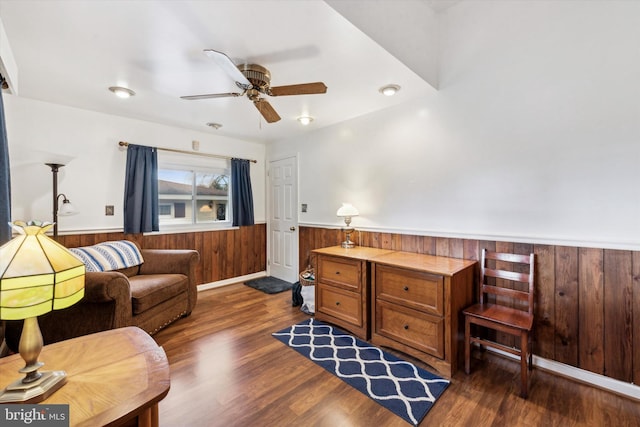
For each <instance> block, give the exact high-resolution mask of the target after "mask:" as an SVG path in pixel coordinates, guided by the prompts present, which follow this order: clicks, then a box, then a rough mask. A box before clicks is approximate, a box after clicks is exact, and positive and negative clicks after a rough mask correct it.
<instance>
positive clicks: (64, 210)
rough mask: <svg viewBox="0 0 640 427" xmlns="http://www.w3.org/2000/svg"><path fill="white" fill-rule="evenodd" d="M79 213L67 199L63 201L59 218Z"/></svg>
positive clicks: (59, 210)
mask: <svg viewBox="0 0 640 427" xmlns="http://www.w3.org/2000/svg"><path fill="white" fill-rule="evenodd" d="M77 213H78V211H77V210H76V208H75V206H73V205H72V204H71V202H70V201H69V199H67V198H65V199H64V200H63V201H62V206H60V208H59V209H58V216H71V215H75V214H77Z"/></svg>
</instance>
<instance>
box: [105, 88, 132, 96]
mask: <svg viewBox="0 0 640 427" xmlns="http://www.w3.org/2000/svg"><path fill="white" fill-rule="evenodd" d="M109 90H110V91H111V92H113V93H115V94H116V96H117V97H119V98H129V97H130V96H133V95H135V94H136V93H135V92H134V91H132V90H131V89H127V88H126V87H122V86H111V87H110V88H109Z"/></svg>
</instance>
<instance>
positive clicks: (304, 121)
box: [298, 116, 313, 126]
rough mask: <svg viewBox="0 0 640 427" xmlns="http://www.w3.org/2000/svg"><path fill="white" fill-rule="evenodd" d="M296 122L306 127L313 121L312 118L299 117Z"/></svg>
mask: <svg viewBox="0 0 640 427" xmlns="http://www.w3.org/2000/svg"><path fill="white" fill-rule="evenodd" d="M298 121H299V122H300V124H301V125H302V126H306V125H308V124H309V123H311V122H312V121H313V117H311V116H300V117H298Z"/></svg>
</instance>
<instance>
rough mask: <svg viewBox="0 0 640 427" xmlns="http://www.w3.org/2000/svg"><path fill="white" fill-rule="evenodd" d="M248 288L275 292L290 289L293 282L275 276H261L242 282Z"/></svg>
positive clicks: (269, 292) (270, 292)
mask: <svg viewBox="0 0 640 427" xmlns="http://www.w3.org/2000/svg"><path fill="white" fill-rule="evenodd" d="M244 284H245V285H247V286H249V287H250V288H253V289H257V290H259V291H262V292H264V293H266V294H277V293H280V292H284V291H290V290H291V287H292V286H293V283H289V282H285V281H284V280H282V279H278V278H277V277H271V276H269V277H261V278H259V279H254V280H249V281H247V282H244Z"/></svg>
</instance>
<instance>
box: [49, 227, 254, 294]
mask: <svg viewBox="0 0 640 427" xmlns="http://www.w3.org/2000/svg"><path fill="white" fill-rule="evenodd" d="M121 239H126V240H131V241H134V242H136V243H137V244H138V245H139V246H140V247H141V248H143V249H195V250H197V251H198V252H200V265H199V266H198V268H197V269H196V279H197V283H199V284H200V283H211V282H217V281H219V280H224V279H231V278H234V277H240V276H244V275H247V274H251V273H258V272H261V271H265V270H266V269H267V225H266V224H256V225H251V226H243V227H238V228H234V229H224V230H210V231H194V232H186V233H172V234H147V235H144V234H124V233H123V232H113V233H90V234H69V235H63V236H58V237H57V239H56V240H57V241H58V242H59V243H60V244H62V245H64V246H66V247H68V248H74V247H79V246H90V245H95V244H96V243H100V242H106V241H110V240H121Z"/></svg>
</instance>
